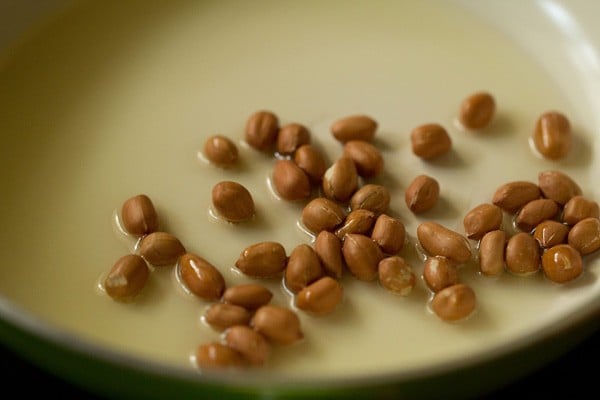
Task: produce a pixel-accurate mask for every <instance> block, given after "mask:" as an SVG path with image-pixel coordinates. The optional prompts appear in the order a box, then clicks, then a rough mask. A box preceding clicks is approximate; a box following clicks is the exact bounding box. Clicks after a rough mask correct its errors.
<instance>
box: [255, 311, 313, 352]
mask: <svg viewBox="0 0 600 400" xmlns="http://www.w3.org/2000/svg"><path fill="white" fill-rule="evenodd" d="M250 326H251V327H252V328H254V330H255V331H257V332H259V333H260V334H262V335H263V336H264V337H266V338H267V340H269V341H271V342H274V343H277V344H281V345H290V344H293V343H295V342H297V341H299V340H301V339H302V338H303V337H304V334H303V333H302V330H301V329H300V318H298V316H297V315H296V313H295V312H293V311H292V310H290V309H289V308H285V307H279V306H274V305H266V306H262V307H261V308H259V309H258V310H256V313H254V316H253V317H252V320H251V321H250Z"/></svg>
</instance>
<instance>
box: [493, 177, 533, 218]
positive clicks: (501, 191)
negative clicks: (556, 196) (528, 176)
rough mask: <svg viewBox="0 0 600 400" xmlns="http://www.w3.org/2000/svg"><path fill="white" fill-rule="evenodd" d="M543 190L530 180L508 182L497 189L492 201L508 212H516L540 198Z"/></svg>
mask: <svg viewBox="0 0 600 400" xmlns="http://www.w3.org/2000/svg"><path fill="white" fill-rule="evenodd" d="M541 196H542V191H541V190H540V188H539V186H538V185H536V184H535V183H533V182H528V181H514V182H508V183H505V184H503V185H502V186H500V187H499V188H498V189H496V192H495V193H494V196H493V198H492V203H493V204H494V205H496V206H498V207H500V208H501V209H503V210H504V211H506V212H508V213H511V214H513V213H516V212H517V211H519V210H520V209H521V207H523V206H524V205H525V204H527V203H529V202H530V201H532V200H536V199H539V198H540V197H541Z"/></svg>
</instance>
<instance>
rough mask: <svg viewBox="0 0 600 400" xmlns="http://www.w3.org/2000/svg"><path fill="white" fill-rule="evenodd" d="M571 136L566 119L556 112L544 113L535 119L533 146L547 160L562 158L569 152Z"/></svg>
mask: <svg viewBox="0 0 600 400" xmlns="http://www.w3.org/2000/svg"><path fill="white" fill-rule="evenodd" d="M572 136H573V134H572V133H571V124H570V123H569V120H568V119H567V117H566V116H565V115H563V114H561V113H559V112H556V111H549V112H545V113H543V114H542V115H540V117H539V118H538V119H537V121H536V123H535V128H534V130H533V144H534V145H535V148H536V149H537V151H539V153H540V154H541V155H542V156H543V157H545V158H548V159H551V160H558V159H560V158H564V157H565V156H566V155H567V154H568V153H569V151H570V150H571V142H572V140H573V138H572Z"/></svg>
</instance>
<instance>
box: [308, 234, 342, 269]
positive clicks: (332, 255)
mask: <svg viewBox="0 0 600 400" xmlns="http://www.w3.org/2000/svg"><path fill="white" fill-rule="evenodd" d="M314 247H315V252H316V253H317V256H318V257H319V260H320V261H321V266H322V267H323V268H324V270H325V272H326V273H327V274H328V275H330V276H333V277H334V278H336V279H339V278H341V277H342V273H343V269H344V261H343V255H342V242H341V241H340V239H339V238H338V237H337V236H336V235H335V234H333V233H331V232H328V231H321V232H320V233H319V234H318V235H317V237H316V239H315V245H314Z"/></svg>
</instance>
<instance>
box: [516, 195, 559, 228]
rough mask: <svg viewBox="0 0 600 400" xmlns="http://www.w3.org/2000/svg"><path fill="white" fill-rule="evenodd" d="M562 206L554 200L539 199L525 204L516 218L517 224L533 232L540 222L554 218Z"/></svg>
mask: <svg viewBox="0 0 600 400" xmlns="http://www.w3.org/2000/svg"><path fill="white" fill-rule="evenodd" d="M559 211H560V208H559V206H558V204H556V202H555V201H554V200H551V199H537V200H532V201H530V202H529V203H527V204H525V205H524V206H523V208H521V210H520V211H519V213H518V214H517V216H516V218H515V224H516V225H517V227H518V228H519V229H521V230H522V231H525V232H531V231H532V230H533V229H534V228H535V227H536V226H537V225H538V224H539V223H541V222H544V221H546V220H549V219H553V218H554V217H555V216H556V215H557V214H558V212H559Z"/></svg>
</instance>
